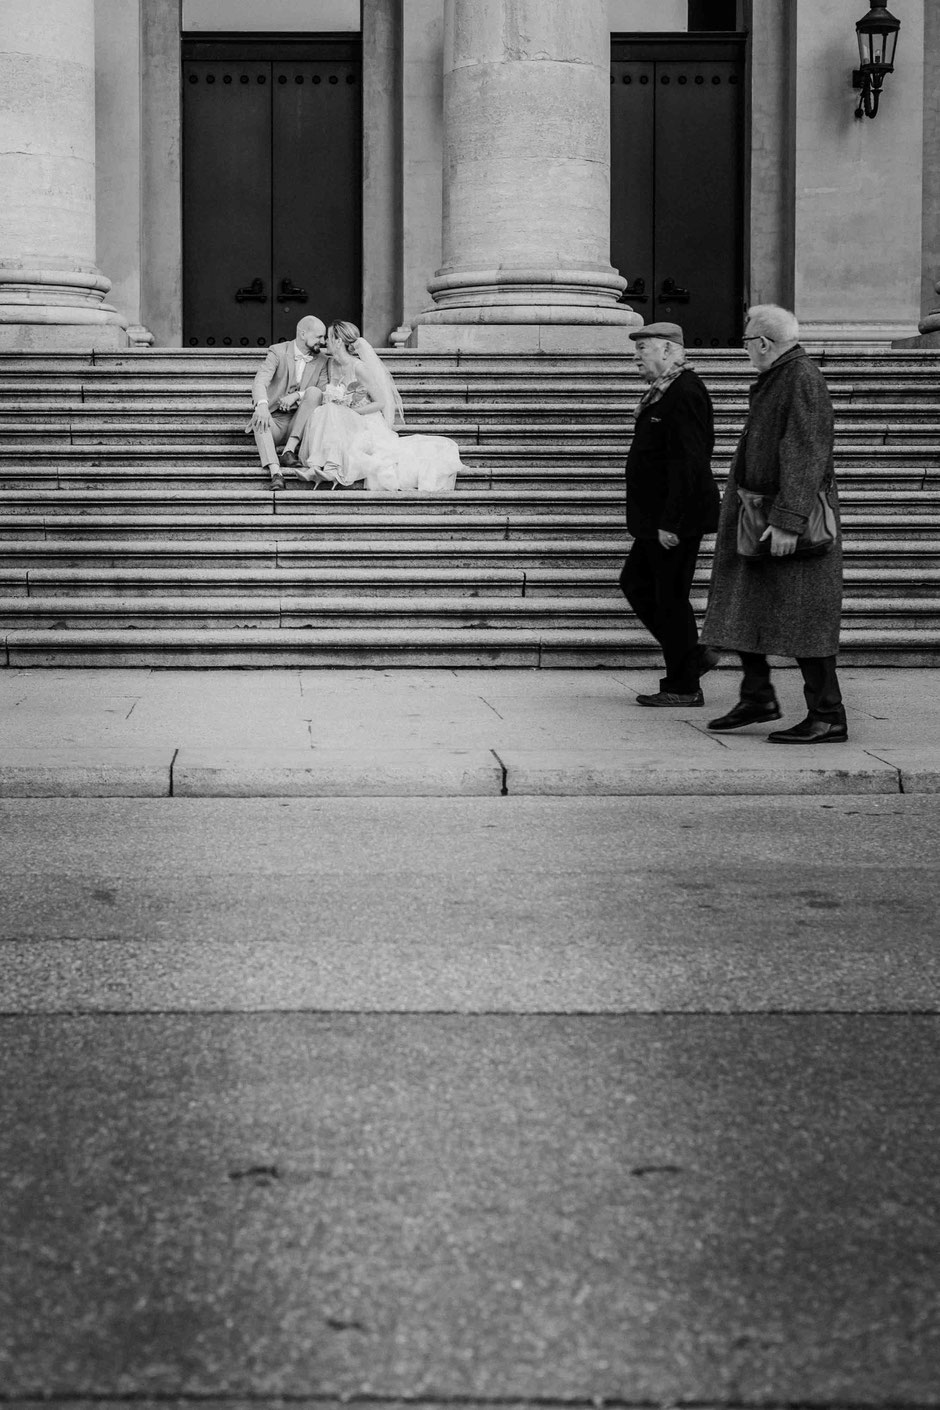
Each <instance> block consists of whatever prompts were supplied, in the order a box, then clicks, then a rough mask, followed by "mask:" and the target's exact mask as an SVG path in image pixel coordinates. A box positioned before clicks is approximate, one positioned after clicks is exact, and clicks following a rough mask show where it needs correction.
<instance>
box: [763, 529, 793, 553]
mask: <svg viewBox="0 0 940 1410" xmlns="http://www.w3.org/2000/svg"><path fill="white" fill-rule="evenodd" d="M799 537H800V536H799V534H791V533H790V531H789V529H778V528H777V526H776V524H769V525H768V526H767V528H766V529H765V530H764V532H763V533H762V534H761V536H760V541H761V543H763V542H764V539H767V538H769V539H770V553H771V557H773V558H789V556H790V554H791V553H793V551H794V549H795V548H796V543H797V539H798V538H799Z"/></svg>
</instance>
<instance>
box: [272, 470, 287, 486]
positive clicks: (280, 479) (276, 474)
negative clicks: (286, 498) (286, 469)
mask: <svg viewBox="0 0 940 1410" xmlns="http://www.w3.org/2000/svg"><path fill="white" fill-rule="evenodd" d="M271 488H272V490H282V489H283V488H284V476H283V475H282V474H281V472H280V470H272V471H271Z"/></svg>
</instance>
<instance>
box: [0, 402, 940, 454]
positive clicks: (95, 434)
mask: <svg viewBox="0 0 940 1410" xmlns="http://www.w3.org/2000/svg"><path fill="white" fill-rule="evenodd" d="M718 432H719V434H718V438H717V441H716V447H715V451H716V455H718V456H730V454H731V452H732V451H733V449H734V447H735V446H736V444H737V441H738V438H739V434H740V426H737V427H735V428H734V430H733V434H731V433H726V431H725V430H724V429H723V428H722V427H721V426H719V427H718ZM400 434H401V435H402V436H403V437H407V436H409V435H421V434H424V435H439V436H447V437H449V438H450V439H452V440H455V441H456V442H457V444H458V445H459V446H460V447H461V451H463V450H465V449H466V450H477V449H479V448H489V447H490V446H493V447H494V448H496V449H497V450H498V451H499V452H500V453H504V452H505V450H506V449H515V448H516V447H520V448H521V447H525V448H526V449H527V450H531V449H532V447H533V446H535V447H538V448H541V450H542V451H543V452H544V451H545V449H546V448H550V450H551V453H553V454H557V453H558V451H559V450H561V449H568V450H570V451H571V452H572V453H574V454H581V453H582V452H583V451H584V450H595V449H597V450H601V449H602V450H603V451H604V452H605V453H606V454H616V455H618V456H619V457H620V458H621V459H625V457H626V455H627V451H628V450H629V446H630V435H631V433H630V430H629V427H628V426H627V423H626V420H621V421H618V422H611V423H610V424H609V425H603V424H600V425H599V424H597V423H596V422H594V423H592V424H584V425H581V424H575V423H573V422H569V423H558V422H553V423H551V424H546V425H544V426H539V425H536V424H533V423H516V424H508V423H506V422H502V421H501V422H495V423H493V424H487V423H485V422H476V423H473V422H469V421H461V422H452V421H440V422H434V421H429V422H428V423H427V424H425V425H423V426H422V425H420V424H418V423H417V422H415V421H413V422H411V423H410V425H409V426H406V427H402V428H400ZM37 436H41V439H39V440H37ZM246 440H247V438H246V436H245V416H244V413H243V414H242V416H241V417H240V418H239V419H238V421H237V422H236V421H234V420H233V419H232V418H231V417H228V418H225V419H224V420H223V419H221V418H217V419H215V420H213V418H212V417H211V416H209V417H206V418H203V419H200V418H193V420H192V422H191V423H189V424H183V425H179V424H174V423H173V421H172V419H167V420H166V421H165V422H159V421H157V420H156V419H154V418H151V419H150V420H147V421H131V420H126V419H125V420H115V421H113V422H111V423H108V422H99V421H95V422H91V421H88V420H83V421H81V422H79V421H73V422H68V421H52V420H49V421H47V422H45V423H43V424H42V425H40V424H39V423H18V422H14V421H10V420H4V419H3V418H0V447H2V448H3V449H4V450H10V449H13V448H16V447H21V448H22V449H23V450H24V451H26V452H28V453H34V452H35V449H36V446H37V445H42V447H43V448H44V449H48V448H50V447H54V448H56V450H57V451H59V452H61V451H62V450H63V448H68V449H72V448H76V449H83V450H84V449H87V448H90V447H97V446H104V447H113V446H121V447H127V449H128V451H129V453H130V454H133V455H136V454H138V452H139V449H140V447H148V446H152V445H153V444H154V443H155V442H156V443H158V444H162V445H164V446H166V447H173V448H175V447H176V446H179V445H183V446H186V447H191V448H192V449H193V450H194V452H196V453H198V454H202V453H204V452H205V450H206V448H207V447H225V448H230V449H234V450H237V451H240V452H242V453H248V454H254V447H253V444H252V442H250V441H248V445H247V450H246ZM938 444H940V422H935V423H934V424H925V425H922V426H918V425H909V424H908V425H902V424H900V423H897V424H895V425H892V426H887V427H886V426H879V427H877V428H875V427H868V426H847V425H839V424H837V426H836V433H835V447H836V455H837V456H840V455H841V454H842V451H843V449H846V450H847V449H851V450H853V451H854V450H857V449H859V448H861V449H863V450H865V451H867V452H868V453H870V454H871V455H878V454H880V453H881V450H882V448H883V447H897V448H901V449H904V448H910V449H911V450H915V449H919V448H921V447H923V448H924V449H925V450H926V451H928V452H929V453H931V454H936V452H937V447H938Z"/></svg>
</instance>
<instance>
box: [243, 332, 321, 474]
mask: <svg viewBox="0 0 940 1410" xmlns="http://www.w3.org/2000/svg"><path fill="white" fill-rule="evenodd" d="M325 345H326V326H325V325H324V324H323V323H321V322H320V320H319V318H314V317H313V315H312V314H307V316H306V317H305V318H302V319H301V320H300V322H299V323H298V324H297V334H296V337H294V338H292V339H291V341H290V342H289V343H272V344H271V346H270V347H269V348H268V351H267V354H266V356H265V359H264V362H263V363H262V364H261V367H260V368H259V369H258V373H257V375H256V377H255V380H254V382H253V383H252V387H251V400H252V404H253V406H254V414H253V416H252V418H251V421H250V422H249V423H248V425H247V426H246V427H245V429H246V431H253V432H254V436H255V444H256V445H257V447H258V454H259V455H260V456H261V464H262V465H263V466H264V467H265V469H266V470H267V471H268V472H269V474H270V476H271V488H272V490H282V489H283V488H284V476H283V474H282V473H281V467H282V466H284V467H286V468H288V469H296V467H297V465H298V464H299V461H298V459H297V446H298V445H299V444H300V439H301V437H302V435H303V433H304V427H305V426H306V424H307V421H308V420H309V418H310V416H311V415H312V414H313V412H314V411H315V410H316V408H317V407H318V406H319V405H320V402H321V401H322V400H323V391H322V388H323V387H325V386H326V384H327V382H328V381H329V378H328V376H327V359H326V354H325V353H324V351H323V349H324V347H325ZM284 441H286V442H287V444H286V446H285V447H284V453H283V455H282V457H281V460H280V462H279V461H278V458H277V451H276V450H275V446H279V445H281V444H282V442H284Z"/></svg>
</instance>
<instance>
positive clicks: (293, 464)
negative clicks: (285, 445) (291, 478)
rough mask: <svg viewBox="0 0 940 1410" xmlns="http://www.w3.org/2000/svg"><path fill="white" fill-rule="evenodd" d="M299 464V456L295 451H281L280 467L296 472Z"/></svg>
mask: <svg viewBox="0 0 940 1410" xmlns="http://www.w3.org/2000/svg"><path fill="white" fill-rule="evenodd" d="M301 463H302V462H301V459H300V456H299V455H298V454H297V452H296V451H295V450H284V451H281V465H282V466H283V468H284V469H285V470H297V469H299V468H300V466H301Z"/></svg>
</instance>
